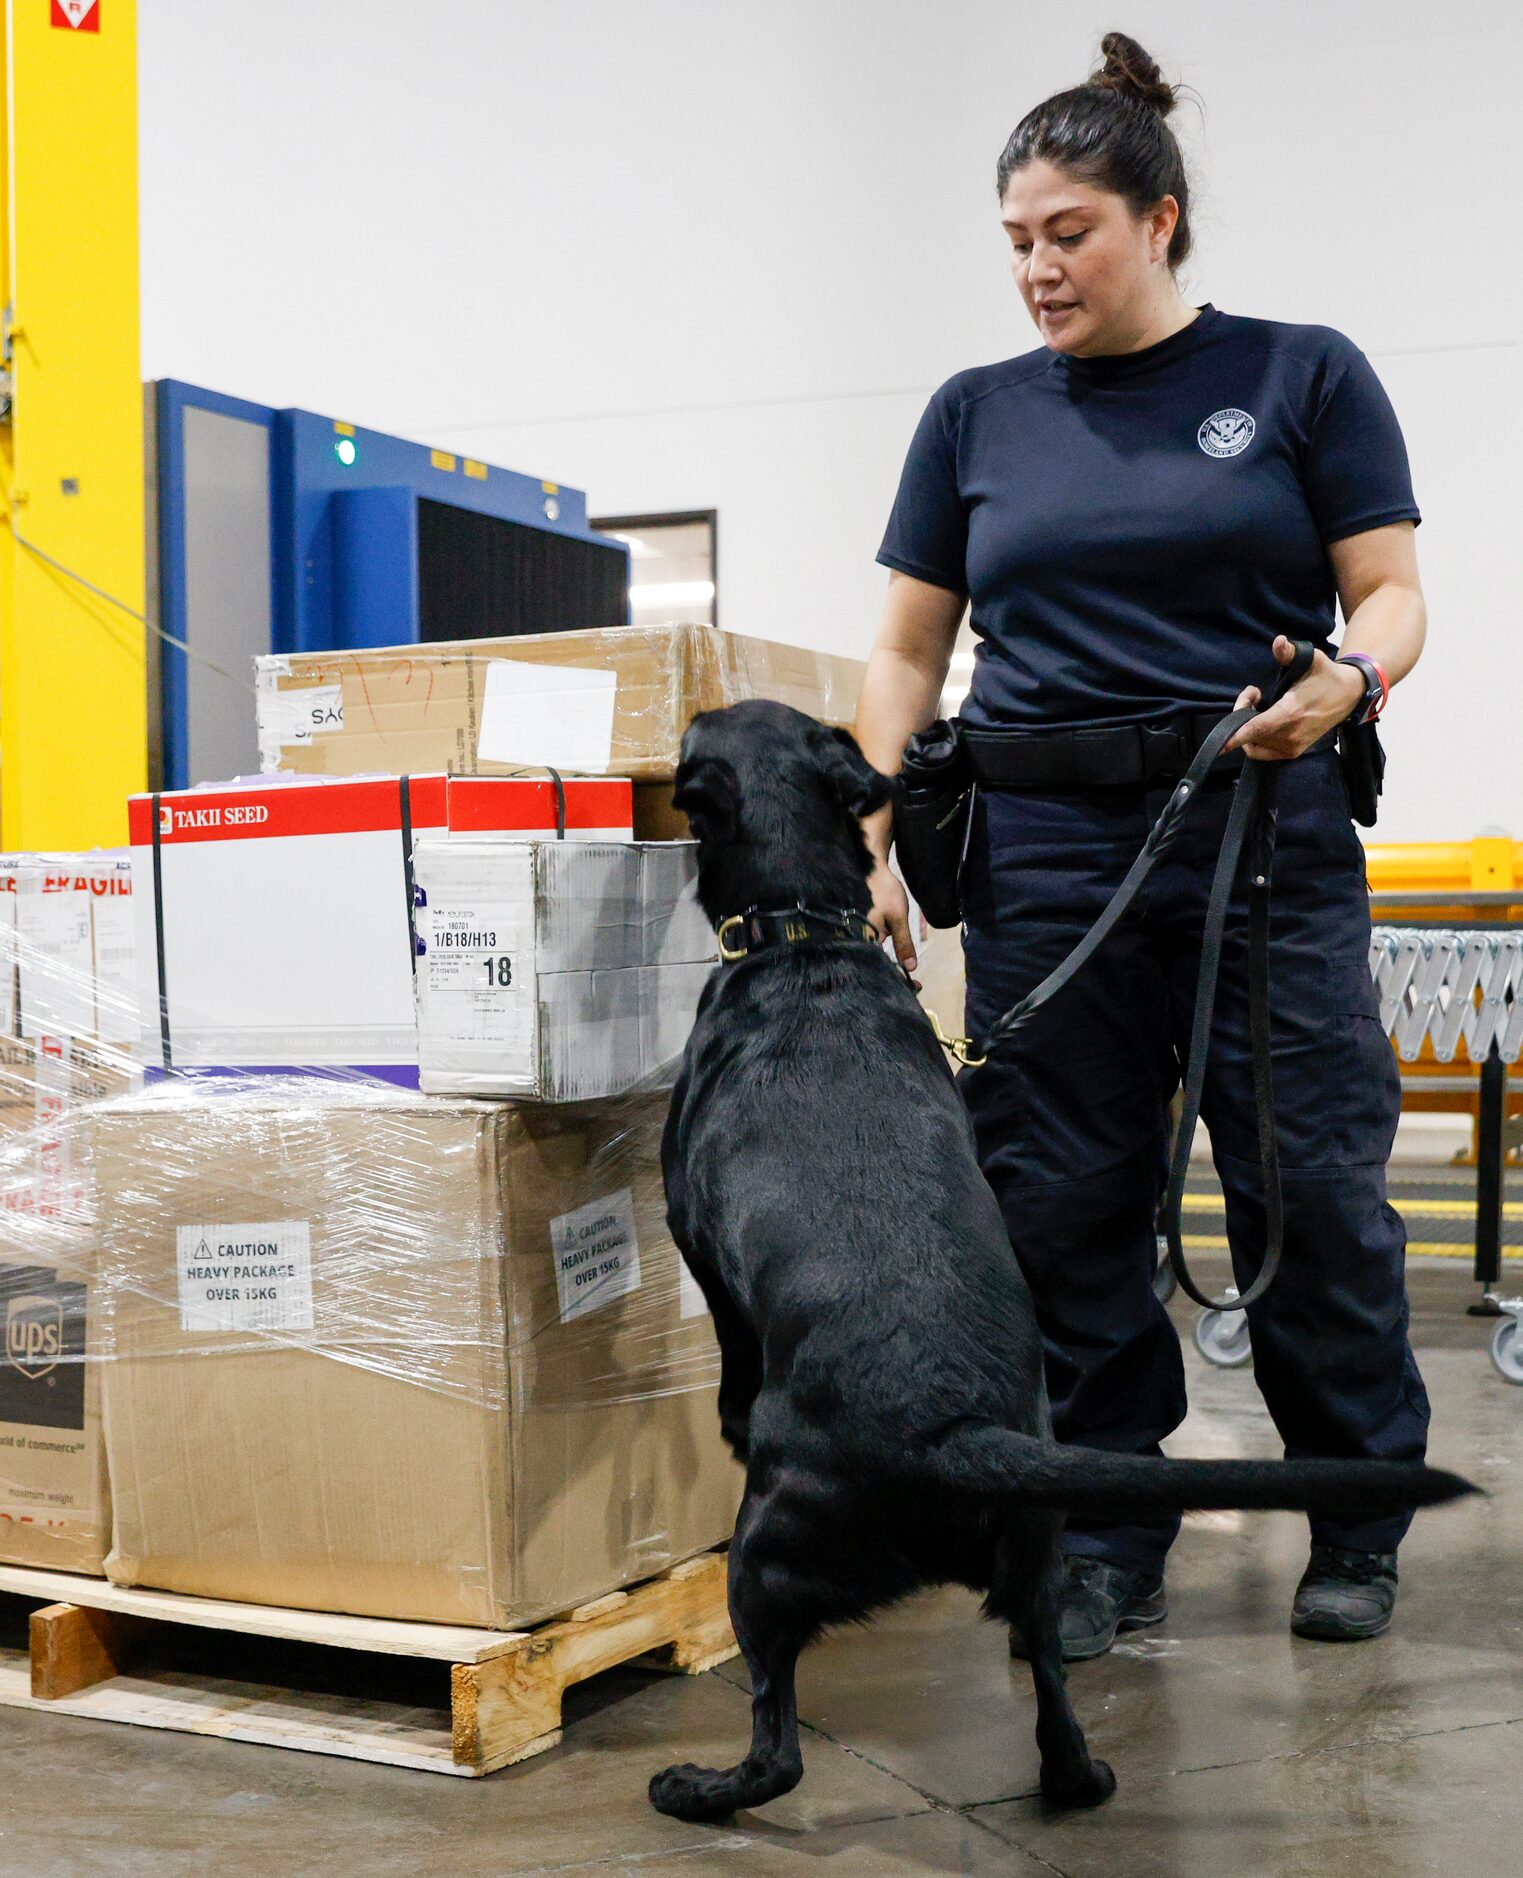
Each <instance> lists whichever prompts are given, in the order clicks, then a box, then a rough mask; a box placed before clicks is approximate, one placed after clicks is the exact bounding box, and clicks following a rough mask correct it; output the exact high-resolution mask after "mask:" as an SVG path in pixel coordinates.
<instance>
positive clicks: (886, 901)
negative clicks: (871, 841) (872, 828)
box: [867, 854, 920, 991]
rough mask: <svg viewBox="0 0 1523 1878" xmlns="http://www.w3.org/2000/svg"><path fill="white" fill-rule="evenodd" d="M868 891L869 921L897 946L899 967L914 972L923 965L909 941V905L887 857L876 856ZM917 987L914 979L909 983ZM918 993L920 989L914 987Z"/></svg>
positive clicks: (913, 945)
mask: <svg viewBox="0 0 1523 1878" xmlns="http://www.w3.org/2000/svg"><path fill="white" fill-rule="evenodd" d="M867 890H868V892H869V894H870V895H871V896H872V906H871V907H870V909H869V910H868V915H867V917H868V918H869V919H870V920H871V921H872V923H873V924H874V925H875V926H876V927H877V929H878V931H879V932H881V933H884V934H885V935H886V936H887V937H888V938H890V939H892V940H893V942H894V952H895V955H896V956H897V958H898V960H899V963H900V964H901V965H902V966H903V967H904V969H905V970H906V971H907V972H913V971H914V970H915V969H916V967H917V966H918V965H919V963H920V961H919V959H917V958H916V956H915V942H914V940H913V939H912V938H911V937H910V902H909V896H908V895H907V894H906V893H905V891H904V888H903V886H902V885H901V883H900V880H899V876H898V875H897V874H896V873H895V872H894V871H893V869H892V868H891V867H890V866H889V864H888V857H887V856H886V855H883V854H875V855H874V857H873V871H872V873H871V874H870V875H869V876H868V881H867ZM910 982H911V983H912V984H914V983H915V981H914V980H913V979H911V981H910ZM915 989H916V990H917V991H918V990H919V989H920V986H919V985H918V984H915Z"/></svg>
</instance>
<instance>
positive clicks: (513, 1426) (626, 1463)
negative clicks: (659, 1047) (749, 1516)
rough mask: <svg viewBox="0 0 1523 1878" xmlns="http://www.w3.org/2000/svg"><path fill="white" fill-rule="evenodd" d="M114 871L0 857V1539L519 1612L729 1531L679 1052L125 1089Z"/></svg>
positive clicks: (453, 1608) (327, 1599) (264, 1590)
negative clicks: (663, 1147)
mask: <svg viewBox="0 0 1523 1878" xmlns="http://www.w3.org/2000/svg"><path fill="white" fill-rule="evenodd" d="M63 877H67V878H68V879H69V880H70V882H71V883H76V884H71V885H70V887H69V888H68V890H67V891H68V893H69V894H71V895H72V896H73V899H72V901H71V904H72V906H73V908H74V914H73V917H72V918H71V917H66V916H65V915H63V914H61V913H59V912H58V911H57V907H56V906H55V905H51V904H50V905H48V906H46V907H44V905H43V896H45V895H47V894H49V893H53V894H55V895H59V896H62V894H63V892H64V890H63V889H62V888H58V887H56V886H55V887H51V888H50V886H49V880H50V878H51V879H58V878H63ZM130 878H131V877H130V873H128V871H127V870H126V868H125V865H124V863H123V862H122V861H121V860H120V858H119V857H115V856H106V857H101V856H92V857H60V859H59V861H58V863H57V864H56V865H54V864H52V863H49V861H48V860H47V858H46V857H36V858H32V857H29V858H28V859H27V860H25V861H24V862H20V863H16V864H14V865H12V866H11V867H10V869H9V871H8V872H6V873H4V874H3V875H0V881H3V882H4V883H5V885H4V886H3V887H0V953H3V958H4V969H3V970H0V1001H5V1000H8V1004H7V1006H6V1009H5V1010H4V1011H0V1015H3V1016H6V1017H7V1020H8V1021H7V1023H6V1025H5V1026H3V1029H4V1031H5V1036H4V1042H3V1048H0V1315H3V1320H4V1325H5V1361H4V1363H3V1365H0V1558H3V1559H5V1560H7V1561H10V1562H18V1563H22V1564H29V1565H38V1566H51V1567H54V1568H57V1569H62V1570H69V1571H101V1570H104V1571H105V1572H107V1573H108V1574H109V1575H110V1576H111V1577H112V1578H113V1579H114V1580H116V1581H117V1582H121V1583H135V1584H143V1585H152V1586H159V1587H163V1588H166V1589H171V1590H179V1591H184V1592H191V1593H200V1594H203V1595H209V1596H218V1597H225V1598H234V1599H242V1600H247V1601H251V1602H262V1603H274V1604H292V1605H298V1606H307V1607H311V1608H316V1609H330V1610H341V1611H353V1612H358V1613H368V1614H374V1615H381V1616H389V1617H402V1618H420V1619H431V1620H434V1621H440V1622H456V1623H473V1624H482V1625H488V1626H510V1627H516V1626H518V1625H522V1624H524V1623H528V1622H532V1621H535V1620H536V1619H537V1618H540V1617H543V1616H546V1615H548V1614H551V1613H553V1612H554V1611H556V1610H560V1609H565V1608H569V1607H571V1606H574V1605H576V1604H578V1603H581V1602H584V1601H586V1600H588V1599H590V1598H593V1597H597V1596H600V1595H601V1594H602V1593H604V1592H606V1591H609V1590H612V1589H614V1588H616V1587H617V1586H619V1585H622V1584H625V1583H629V1582H633V1581H636V1580H638V1579H641V1578H644V1577H647V1576H649V1575H651V1574H652V1573H654V1572H657V1571H660V1570H661V1569H663V1568H664V1567H665V1566H667V1565H669V1564H671V1563H674V1562H675V1561H677V1560H679V1559H681V1558H683V1557H685V1556H687V1555H689V1554H691V1553H693V1552H695V1551H699V1550H702V1549H703V1548H705V1547H707V1546H710V1545H713V1544H715V1543H718V1542H719V1541H721V1540H723V1539H724V1538H725V1537H726V1536H727V1534H728V1532H729V1529H730V1526H731V1524H732V1522H733V1516H734V1510H735V1506H736V1502H737V1499H738V1490H739V1470H738V1469H737V1468H736V1466H735V1464H734V1462H733V1461H732V1459H731V1458H730V1456H729V1453H728V1450H727V1449H725V1447H724V1446H723V1444H722V1442H721V1441H720V1438H719V1434H718V1417H717V1413H716V1409H715V1401H714V1397H715V1391H716V1388H717V1381H718V1353H717V1349H716V1347H715V1343H714V1338H713V1330H712V1324H711V1320H710V1319H709V1317H708V1315H707V1313H706V1311H705V1309H704V1306H703V1301H702V1298H701V1296H700V1295H699V1294H698V1292H697V1290H696V1287H694V1286H693V1285H692V1283H691V1281H690V1280H689V1279H688V1278H687V1276H686V1274H685V1271H684V1269H683V1267H682V1264H681V1261H680V1258H679V1256H678V1254H677V1251H676V1248H675V1246H674V1245H673V1243H672V1240H671V1238H670V1235H669V1234H668V1232H667V1229H666V1224H665V1209H664V1202H663V1199H662V1193H661V1176H660V1167H659V1138H660V1130H661V1126H662V1123H663V1120H664V1115H665V1109H666V1102H667V1097H666V1094H665V1093H664V1089H665V1087H666V1086H667V1084H668V1083H669V1080H670V1065H669V1064H664V1065H661V1066H659V1068H658V1069H657V1071H656V1073H654V1074H653V1075H652V1076H651V1077H650V1078H648V1080H647V1082H646V1083H644V1084H642V1085H640V1086H637V1087H634V1088H632V1089H631V1090H630V1091H629V1093H628V1094H626V1095H624V1096H621V1097H619V1098H617V1099H612V1100H606V1101H598V1102H578V1103H569V1104H564V1103H563V1104H547V1103H542V1102H509V1101H497V1102H487V1101H477V1100H471V1099H458V1098H454V1097H430V1096H426V1095H422V1094H419V1093H417V1092H416V1091H406V1090H399V1089H397V1088H395V1087H391V1086H388V1085H386V1084H384V1083H382V1082H380V1081H378V1080H376V1079H374V1078H370V1077H367V1076H365V1075H363V1074H357V1073H348V1072H342V1071H333V1070H328V1071H318V1070H311V1069H305V1070H303V1072H302V1073H297V1074H287V1075H281V1076H278V1077H277V1076H267V1075H244V1076H238V1077H231V1076H217V1075H212V1074H209V1073H205V1072H175V1073H173V1074H170V1075H167V1076H166V1075H164V1074H163V1073H162V1071H161V1070H160V1069H158V1068H157V1067H155V1069H154V1070H153V1072H152V1074H153V1077H154V1080H153V1082H152V1083H151V1085H150V1086H149V1087H148V1088H146V1089H144V1088H142V1087H141V1086H140V1085H141V1077H142V1071H141V1069H140V1067H139V1065H138V1062H137V1061H136V1056H135V1049H134V1048H131V1047H124V1046H123V1042H122V1041H121V1040H122V1039H123V1038H126V1039H128V1040H129V1041H131V1042H135V1032H136V1023H137V1008H136V1004H137V1000H136V993H135V990H134V986H133V971H132V967H131V960H130V956H129V957H128V958H127V959H125V960H124V959H123V958H121V957H120V956H118V953H119V950H120V948H119V946H118V945H117V944H116V941H117V940H118V939H119V938H120V936H121V934H122V933H126V934H128V935H130V932H131V922H130V919H125V920H124V919H122V918H121V917H120V909H119V908H116V907H113V906H109V905H107V903H108V902H110V901H112V900H113V899H115V898H118V897H120V894H121V893H122V892H124V891H126V890H127V889H128V888H130ZM79 882H83V883H84V885H83V887H81V886H79V885H78V884H77V883H79ZM113 883H115V885H114V886H113ZM34 897H35V899H36V904H33V903H32V902H33V899H34ZM63 904H64V899H63V898H62V897H59V898H58V899H57V906H62V905H63ZM103 907H105V910H104V911H102V908H103ZM127 943H128V946H129V951H130V938H129V940H128V942H127ZM7 986H8V989H7V988H6V987H7ZM24 1013H25V1014H26V1015H25V1016H24V1015H23V1014H24ZM28 1024H29V1025H30V1026H31V1030H30V1033H28V1031H27V1028H26V1027H27V1025H28ZM677 1047H680V1042H679V1043H678V1046H677ZM652 1085H654V1086H652Z"/></svg>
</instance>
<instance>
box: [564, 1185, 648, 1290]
mask: <svg viewBox="0 0 1523 1878" xmlns="http://www.w3.org/2000/svg"><path fill="white" fill-rule="evenodd" d="M550 1246H551V1250H552V1251H553V1252H554V1254H555V1287H556V1291H557V1292H558V1294H559V1296H560V1307H561V1322H562V1323H563V1324H569V1323H570V1322H571V1321H572V1319H573V1318H576V1317H585V1316H586V1315H587V1313H588V1312H589V1311H598V1310H601V1309H602V1308H603V1306H604V1305H605V1304H612V1303H613V1301H614V1300H615V1299H616V1298H623V1297H627V1296H628V1295H629V1293H630V1292H631V1291H638V1290H639V1289H640V1244H639V1240H638V1239H637V1238H636V1236H635V1196H634V1193H633V1192H632V1191H631V1189H630V1188H628V1187H621V1188H620V1189H619V1191H618V1192H617V1193H610V1194H608V1195H607V1196H606V1197H605V1198H603V1199H601V1200H592V1201H589V1202H588V1204H587V1205H586V1206H579V1207H578V1208H577V1209H576V1211H575V1212H574V1213H562V1214H561V1216H560V1218H559V1219H552V1220H551V1222H550Z"/></svg>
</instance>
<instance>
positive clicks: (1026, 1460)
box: [932, 1423, 1480, 1520]
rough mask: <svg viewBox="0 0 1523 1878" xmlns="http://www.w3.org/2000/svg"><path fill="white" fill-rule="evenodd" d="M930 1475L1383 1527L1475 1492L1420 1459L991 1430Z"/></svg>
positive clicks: (948, 1442) (1048, 1499)
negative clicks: (1127, 1447)
mask: <svg viewBox="0 0 1523 1878" xmlns="http://www.w3.org/2000/svg"><path fill="white" fill-rule="evenodd" d="M932 1471H933V1473H934V1474H935V1476H936V1478H937V1479H938V1480H939V1481H940V1482H941V1484H942V1485H944V1486H949V1487H953V1488H961V1489H963V1490H965V1491H968V1492H972V1493H979V1494H989V1493H997V1494H1003V1495H1006V1496H1008V1497H1009V1498H1011V1499H1013V1500H1015V1501H1016V1502H1017V1503H1018V1504H1019V1505H1022V1506H1049V1507H1057V1508H1061V1509H1062V1510H1064V1511H1065V1512H1068V1513H1071V1514H1083V1515H1087V1516H1101V1517H1104V1518H1107V1519H1114V1518H1115V1517H1116V1515H1117V1514H1123V1515H1127V1516H1131V1517H1138V1516H1147V1515H1155V1514H1166V1513H1173V1512H1185V1511H1190V1510H1194V1509H1204V1508H1215V1507H1233V1508H1243V1509H1254V1508H1257V1509H1264V1510H1270V1509H1283V1510H1287V1511H1291V1512H1301V1513H1320V1514H1324V1515H1332V1516H1334V1517H1337V1518H1339V1519H1341V1520H1348V1519H1351V1518H1357V1519H1380V1518H1385V1517H1388V1516H1390V1515H1392V1514H1395V1513H1401V1512H1405V1511H1407V1510H1408V1509H1410V1508H1414V1507H1419V1506H1441V1505H1442V1504H1443V1503H1444V1502H1445V1501H1446V1500H1457V1499H1460V1498H1462V1497H1463V1496H1464V1495H1465V1494H1469V1493H1479V1492H1480V1488H1478V1487H1476V1486H1475V1485H1473V1484H1472V1483H1471V1482H1470V1481H1468V1480H1465V1479H1463V1478H1462V1477H1461V1476H1460V1475H1459V1474H1450V1473H1445V1472H1444V1471H1443V1469H1441V1468H1437V1467H1424V1466H1423V1465H1422V1464H1421V1463H1420V1462H1417V1461H1363V1460H1296V1461H1183V1460H1181V1461H1175V1460H1160V1459H1158V1458H1157V1457H1155V1456H1151V1455H1133V1454H1107V1453H1105V1452H1103V1451H1102V1450H1101V1449H1099V1448H1082V1447H1068V1446H1062V1447H1060V1446H1059V1445H1058V1444H1057V1443H1056V1442H1054V1441H1046V1440H1040V1439H1038V1438H1037V1437H1036V1436H1035V1435H1024V1434H1018V1433H1017V1432H1016V1431H1015V1430H1014V1429H1011V1428H1000V1427H997V1426H995V1425H993V1424H989V1423H982V1424H964V1425H963V1426H962V1427H960V1428H958V1429H956V1430H954V1431H952V1432H951V1433H949V1434H948V1435H947V1436H946V1437H944V1438H943V1440H942V1441H941V1442H939V1443H938V1444H937V1446H936V1448H935V1451H934V1458H933V1460H932Z"/></svg>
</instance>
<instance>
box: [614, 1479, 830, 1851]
mask: <svg viewBox="0 0 1523 1878" xmlns="http://www.w3.org/2000/svg"><path fill="white" fill-rule="evenodd" d="M768 1536H769V1535H768V1534H767V1532H766V1522H765V1517H764V1516H763V1515H761V1514H759V1513H758V1511H757V1502H756V1501H753V1500H752V1498H751V1496H750V1494H749V1493H748V1495H747V1500H746V1504H745V1505H744V1506H742V1508H741V1513H740V1518H739V1520H738V1521H737V1522H736V1536H735V1540H734V1542H733V1543H732V1545H731V1547H730V1570H729V1591H730V1619H731V1622H732V1623H733V1624H734V1626H735V1636H736V1640H737V1641H738V1643H739V1644H740V1647H741V1652H742V1654H743V1655H744V1657H745V1659H746V1664H747V1667H748V1668H749V1669H750V1671H751V1751H750V1752H749V1753H748V1754H747V1755H746V1757H745V1759H744V1760H743V1761H741V1762H739V1763H738V1764H737V1765H736V1766H734V1767H728V1768H714V1767H695V1766H693V1765H692V1764H691V1763H687V1764H685V1765H683V1766H680V1767H668V1768H666V1769H665V1770H664V1771H663V1772H661V1773H659V1774H657V1775H655V1776H654V1778H653V1779H652V1780H651V1783H650V1803H651V1805H652V1806H654V1807H655V1809H656V1811H657V1812H658V1813H669V1814H671V1815H672V1816H673V1817H674V1818H676V1819H687V1820H693V1821H695V1822H703V1823H709V1824H712V1823H714V1822H716V1821H719V1820H724V1819H728V1818H729V1817H730V1815H731V1814H732V1813H735V1812H738V1811H739V1810H740V1809H741V1808H742V1807H750V1806H762V1805H765V1803H766V1802H767V1801H768V1800H775V1799H777V1798H778V1796H779V1795H780V1794H784V1793H789V1792H791V1791H792V1789H793V1788H794V1787H796V1786H797V1785H798V1783H799V1781H800V1780H801V1779H802V1778H803V1772H804V1763H803V1759H802V1756H801V1755H800V1753H799V1734H798V1710H797V1706H796V1702H795V1695H794V1671H795V1668H796V1666H797V1663H798V1657H799V1651H800V1650H801V1649H802V1648H803V1646H804V1644H805V1643H807V1642H808V1640H809V1638H810V1637H811V1636H812V1635H813V1634H814V1633H815V1631H816V1630H817V1629H818V1628H819V1625H820V1622H821V1619H822V1617H823V1613H822V1612H817V1611H816V1610H815V1609H814V1608H813V1606H812V1603H811V1602H809V1601H808V1600H807V1594H806V1593H805V1592H804V1589H803V1588H804V1586H805V1585H806V1583H807V1579H806V1578H805V1577H804V1576H803V1574H802V1573H798V1572H796V1571H794V1570H793V1569H790V1566H789V1565H788V1563H786V1562H785V1561H784V1560H783V1559H781V1558H779V1556H778V1555H777V1553H776V1551H774V1550H773V1549H772V1548H771V1547H769V1546H767V1544H766V1540H767V1538H768ZM763 1551H766V1552H767V1554H768V1556H767V1557H766V1562H765V1563H763V1562H762V1561H761V1559H760V1557H759V1556H758V1555H759V1554H760V1553H762V1552H763Z"/></svg>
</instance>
